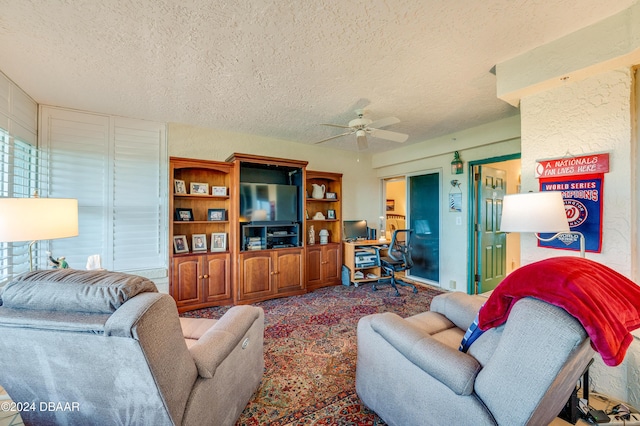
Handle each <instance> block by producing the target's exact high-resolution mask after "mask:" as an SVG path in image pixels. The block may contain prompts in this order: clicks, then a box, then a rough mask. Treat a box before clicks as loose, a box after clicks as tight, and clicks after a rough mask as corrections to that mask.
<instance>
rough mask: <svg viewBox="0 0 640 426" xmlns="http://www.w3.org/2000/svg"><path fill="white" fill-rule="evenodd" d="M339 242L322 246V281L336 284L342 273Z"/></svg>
mask: <svg viewBox="0 0 640 426" xmlns="http://www.w3.org/2000/svg"><path fill="white" fill-rule="evenodd" d="M340 252H341V250H340V244H330V245H327V246H324V247H323V248H322V281H323V283H327V284H328V283H331V284H337V283H338V282H339V281H340V276H341V273H342V256H341V253H340Z"/></svg>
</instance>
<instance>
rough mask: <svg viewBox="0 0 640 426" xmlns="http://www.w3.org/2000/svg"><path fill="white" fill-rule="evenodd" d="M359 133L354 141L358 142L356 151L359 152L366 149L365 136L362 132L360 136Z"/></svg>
mask: <svg viewBox="0 0 640 426" xmlns="http://www.w3.org/2000/svg"><path fill="white" fill-rule="evenodd" d="M359 133H360V132H358V134H357V136H356V140H357V141H358V149H359V150H363V149H367V146H368V144H367V136H365V133H364V132H362V134H359Z"/></svg>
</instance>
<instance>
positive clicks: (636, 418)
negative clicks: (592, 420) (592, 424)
mask: <svg viewBox="0 0 640 426" xmlns="http://www.w3.org/2000/svg"><path fill="white" fill-rule="evenodd" d="M616 417H617V418H616ZM609 420H610V421H609V423H600V424H602V425H607V426H640V414H638V413H631V414H630V415H629V420H622V419H620V416H618V415H615V414H609Z"/></svg>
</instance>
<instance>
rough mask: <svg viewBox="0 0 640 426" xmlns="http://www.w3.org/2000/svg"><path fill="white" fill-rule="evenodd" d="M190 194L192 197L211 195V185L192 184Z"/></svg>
mask: <svg viewBox="0 0 640 426" xmlns="http://www.w3.org/2000/svg"><path fill="white" fill-rule="evenodd" d="M189 194H191V195H209V184H208V183H202V182H191V183H190V184H189Z"/></svg>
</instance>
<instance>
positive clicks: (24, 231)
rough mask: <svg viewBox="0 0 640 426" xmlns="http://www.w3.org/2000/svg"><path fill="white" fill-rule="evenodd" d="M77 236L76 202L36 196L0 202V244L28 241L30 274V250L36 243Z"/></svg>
mask: <svg viewBox="0 0 640 426" xmlns="http://www.w3.org/2000/svg"><path fill="white" fill-rule="evenodd" d="M77 235H78V200H74V199H68V198H39V197H37V196H34V197H33V198H0V242H3V243H11V242H18V241H30V243H29V270H30V271H33V252H32V248H33V245H34V244H35V242H36V241H38V240H53V239H57V238H67V237H75V236H77Z"/></svg>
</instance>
